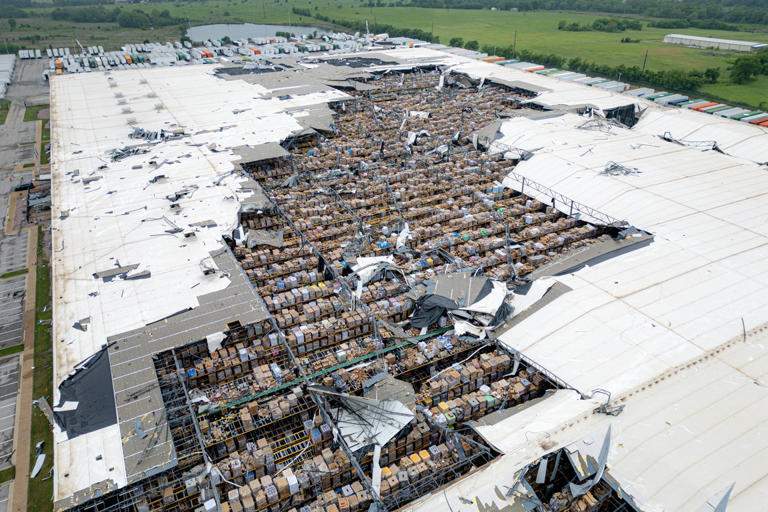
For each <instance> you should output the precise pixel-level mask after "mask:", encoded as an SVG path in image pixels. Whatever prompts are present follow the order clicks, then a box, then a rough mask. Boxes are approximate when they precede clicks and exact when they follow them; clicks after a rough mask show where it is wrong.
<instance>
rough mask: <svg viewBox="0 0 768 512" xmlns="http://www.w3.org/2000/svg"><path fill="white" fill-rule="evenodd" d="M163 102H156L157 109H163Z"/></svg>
mask: <svg viewBox="0 0 768 512" xmlns="http://www.w3.org/2000/svg"><path fill="white" fill-rule="evenodd" d="M162 109H163V104H162V103H155V110H162Z"/></svg>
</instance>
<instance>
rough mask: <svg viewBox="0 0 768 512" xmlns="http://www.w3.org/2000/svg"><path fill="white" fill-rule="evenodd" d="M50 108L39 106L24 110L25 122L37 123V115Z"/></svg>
mask: <svg viewBox="0 0 768 512" xmlns="http://www.w3.org/2000/svg"><path fill="white" fill-rule="evenodd" d="M46 108H48V105H38V106H36V107H27V108H26V109H24V122H27V123H28V122H30V121H37V113H38V112H40V111H41V110H45V109H46Z"/></svg>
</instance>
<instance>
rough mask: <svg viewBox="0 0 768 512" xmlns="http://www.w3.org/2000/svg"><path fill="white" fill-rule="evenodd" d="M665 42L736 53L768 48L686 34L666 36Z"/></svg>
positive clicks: (750, 42)
mask: <svg viewBox="0 0 768 512" xmlns="http://www.w3.org/2000/svg"><path fill="white" fill-rule="evenodd" d="M664 42H665V43H667V44H679V45H684V46H690V47H693V48H715V49H717V50H731V51H736V52H759V51H762V50H765V49H766V48H768V44H767V43H755V42H752V41H738V40H734V39H718V38H714V37H701V36H688V35H684V34H667V35H666V36H664Z"/></svg>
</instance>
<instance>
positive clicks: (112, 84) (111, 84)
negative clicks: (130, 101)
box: [109, 77, 117, 87]
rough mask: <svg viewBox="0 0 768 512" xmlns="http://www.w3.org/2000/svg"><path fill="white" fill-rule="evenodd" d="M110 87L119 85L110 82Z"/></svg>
mask: <svg viewBox="0 0 768 512" xmlns="http://www.w3.org/2000/svg"><path fill="white" fill-rule="evenodd" d="M109 78H110V79H111V78H112V77H109ZM109 86H110V87H117V84H116V83H115V82H112V81H110V82H109Z"/></svg>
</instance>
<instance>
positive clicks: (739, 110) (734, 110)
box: [715, 107, 746, 118]
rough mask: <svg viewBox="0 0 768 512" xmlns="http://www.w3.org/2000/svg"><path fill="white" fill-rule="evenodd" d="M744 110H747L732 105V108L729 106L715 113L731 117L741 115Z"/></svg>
mask: <svg viewBox="0 0 768 512" xmlns="http://www.w3.org/2000/svg"><path fill="white" fill-rule="evenodd" d="M744 112H746V110H744V109H743V108H739V107H731V108H729V109H727V110H721V111H720V112H718V113H717V114H715V115H717V116H719V117H726V118H730V117H731V116H736V115H739V114H741V113H744Z"/></svg>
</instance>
